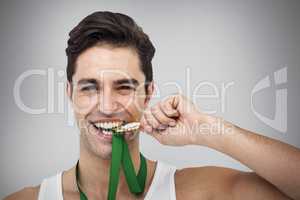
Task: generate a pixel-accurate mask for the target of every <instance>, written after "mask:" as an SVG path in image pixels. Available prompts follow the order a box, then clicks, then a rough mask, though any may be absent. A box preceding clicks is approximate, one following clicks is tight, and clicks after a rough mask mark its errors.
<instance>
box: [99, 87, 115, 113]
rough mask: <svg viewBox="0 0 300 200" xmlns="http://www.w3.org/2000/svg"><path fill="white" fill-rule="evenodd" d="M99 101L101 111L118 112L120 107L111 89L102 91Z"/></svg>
mask: <svg viewBox="0 0 300 200" xmlns="http://www.w3.org/2000/svg"><path fill="white" fill-rule="evenodd" d="M98 102H99V103H98V104H99V105H98V108H99V111H100V112H102V113H103V114H105V115H111V114H113V113H116V112H117V110H118V107H119V106H118V102H117V100H116V98H114V96H113V94H112V91H111V90H110V89H104V90H103V92H101V94H100V95H99V101H98Z"/></svg>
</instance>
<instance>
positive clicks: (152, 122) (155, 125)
mask: <svg viewBox="0 0 300 200" xmlns="http://www.w3.org/2000/svg"><path fill="white" fill-rule="evenodd" d="M144 117H145V119H146V121H147V123H148V124H149V125H150V126H151V127H152V128H153V129H158V128H159V127H160V125H161V124H160V123H159V121H157V120H156V118H155V117H154V116H153V114H152V112H151V111H147V112H144Z"/></svg>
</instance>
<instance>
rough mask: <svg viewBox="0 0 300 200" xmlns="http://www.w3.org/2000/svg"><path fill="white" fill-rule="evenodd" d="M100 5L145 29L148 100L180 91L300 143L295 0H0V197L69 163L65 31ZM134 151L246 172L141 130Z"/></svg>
mask: <svg viewBox="0 0 300 200" xmlns="http://www.w3.org/2000/svg"><path fill="white" fill-rule="evenodd" d="M98 10H110V11H115V12H121V13H125V14H128V15H129V16H131V17H133V18H134V19H135V20H136V22H137V23H138V24H139V25H140V26H142V27H143V29H144V31H145V32H146V33H148V34H149V36H150V38H151V40H152V41H153V43H154V45H155V47H156V55H155V57H154V60H153V67H154V79H155V81H156V83H157V88H158V89H157V95H156V96H155V97H154V99H153V101H152V103H155V102H157V101H158V100H159V99H162V98H163V97H165V96H166V95H168V94H171V93H173V92H176V91H177V90H178V89H180V90H181V91H182V93H184V94H185V95H187V96H189V97H190V98H193V99H194V101H195V103H196V104H197V106H198V107H199V108H200V109H202V110H203V111H205V112H209V113H213V114H215V115H218V116H222V117H224V118H225V119H226V120H228V121H231V122H233V123H235V124H237V125H239V126H241V127H243V128H246V129H249V130H252V131H255V132H257V133H260V134H263V135H266V136H269V137H272V138H276V139H279V140H281V141H284V142H287V143H289V144H292V145H295V146H297V147H300V135H299V129H300V125H299V118H300V109H299V105H298V103H299V102H300V94H299V88H298V87H299V86H300V78H299V77H300V66H299V64H300V37H299V35H300V21H299V19H300V12H299V10H300V2H299V1H297V0H295V1H287V0H285V1H284V0H281V1H279V0H264V1H261V0H256V1H246V0H245V1H233V0H227V1H211V0H209V1H197V2H196V1H185V2H184V3H182V2H180V1H164V2H163V3H162V2H161V1H151V2H149V1H109V2H108V1H99V0H97V1H56V2H55V1H32V0H27V1H21V0H20V1H6V2H2V3H1V8H0V27H1V28H0V44H1V45H0V50H1V54H0V58H1V59H0V62H1V73H0V76H1V79H0V87H1V104H0V105H1V116H0V120H1V135H0V138H1V139H0V155H1V170H0V198H2V197H4V196H5V195H7V194H8V193H11V192H13V191H16V190H19V189H21V188H23V187H24V186H26V185H36V184H39V183H40V182H41V181H42V179H43V178H45V177H48V176H51V175H54V174H56V173H57V172H59V171H62V170H66V169H68V168H70V167H72V166H73V165H74V164H75V163H76V161H77V159H78V153H79V132H78V130H77V127H76V126H74V125H72V112H71V110H70V109H68V106H67V105H68V101H67V98H66V96H65V94H64V86H65V81H66V74H65V68H66V55H65V48H66V44H67V39H68V33H69V31H70V30H71V29H72V28H73V27H74V26H75V25H76V24H77V23H78V22H79V21H80V20H81V19H82V18H83V17H85V16H86V15H88V14H91V13H92V12H94V11H98ZM251 99H252V101H251ZM240 150H241V151H243V149H240ZM141 151H142V152H143V153H144V154H145V155H146V156H147V157H148V158H150V159H153V160H158V159H159V160H163V161H165V162H168V163H171V164H173V165H176V166H177V167H187V166H204V165H218V166H225V167H232V168H235V169H240V170H249V169H248V168H247V167H246V166H244V165H242V164H240V163H239V162H238V161H235V160H233V159H232V158H230V157H228V156H226V155H224V154H222V153H219V152H217V151H214V150H211V149H208V148H205V147H201V146H185V147H168V146H163V145H160V144H159V143H158V142H157V141H155V140H154V139H153V138H151V137H150V136H148V135H145V134H141ZM286 164H287V165H288V164H289V163H286ZM199 181H201V180H199Z"/></svg>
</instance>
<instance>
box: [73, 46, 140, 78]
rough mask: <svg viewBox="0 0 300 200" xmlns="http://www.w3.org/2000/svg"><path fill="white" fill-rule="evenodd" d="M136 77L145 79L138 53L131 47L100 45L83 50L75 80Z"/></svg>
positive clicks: (77, 62) (78, 61)
mask: <svg viewBox="0 0 300 200" xmlns="http://www.w3.org/2000/svg"><path fill="white" fill-rule="evenodd" d="M87 78H93V79H98V80H100V79H101V80H106V79H122V78H123V79H124V78H135V79H137V80H139V81H144V79H145V76H144V74H143V72H142V71H141V69H140V62H139V57H138V54H137V53H136V51H135V50H133V49H132V48H129V47H112V46H111V45H101V46H100V45H99V46H94V47H91V48H89V49H87V50H85V51H84V52H82V53H81V54H80V55H79V56H78V58H77V60H76V70H75V73H74V75H73V80H74V81H79V80H80V79H87Z"/></svg>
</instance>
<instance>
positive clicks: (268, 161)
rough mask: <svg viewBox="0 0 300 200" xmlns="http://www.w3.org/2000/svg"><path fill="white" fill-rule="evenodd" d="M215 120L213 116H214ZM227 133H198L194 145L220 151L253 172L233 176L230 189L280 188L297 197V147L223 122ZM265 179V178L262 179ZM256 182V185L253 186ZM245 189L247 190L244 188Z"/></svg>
mask: <svg viewBox="0 0 300 200" xmlns="http://www.w3.org/2000/svg"><path fill="white" fill-rule="evenodd" d="M214 120H216V118H214ZM210 123H212V122H210ZM224 124H225V130H226V128H229V129H227V130H231V131H229V133H226V134H225V133H224V132H218V133H214V134H206V135H205V136H204V135H203V134H199V136H197V137H196V140H195V144H199V145H205V146H208V147H210V148H213V149H215V150H218V151H220V152H223V153H225V154H227V155H229V156H231V157H233V158H235V159H237V160H238V161H240V162H241V163H243V164H245V165H246V166H248V167H249V168H250V169H252V170H253V171H254V172H255V173H248V174H247V173H242V174H240V175H239V176H238V177H239V178H238V179H235V181H236V182H237V184H235V188H238V189H236V190H234V192H235V193H237V196H239V192H237V191H239V190H242V191H245V190H246V188H247V186H253V187H255V189H253V187H250V188H252V190H253V193H256V192H257V191H264V190H266V192H268V191H270V190H272V188H273V190H274V191H275V190H277V189H278V190H280V191H281V192H282V193H284V194H285V195H287V196H289V197H290V198H293V199H300V190H299V188H300V178H299V177H300V150H299V149H298V148H296V147H293V146H291V145H288V144H286V143H283V142H280V141H277V140H274V139H271V138H268V137H265V136H262V135H258V134H256V133H253V132H250V131H248V130H245V129H242V128H239V127H237V126H235V125H233V124H231V123H229V122H225V123H224ZM263 179H265V180H263ZM255 185H258V186H259V187H257V186H255ZM246 191H247V190H246Z"/></svg>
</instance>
